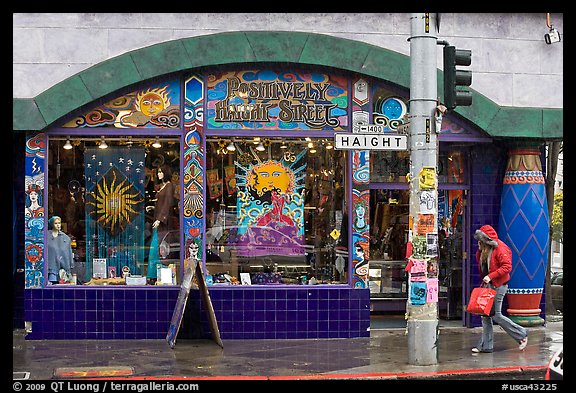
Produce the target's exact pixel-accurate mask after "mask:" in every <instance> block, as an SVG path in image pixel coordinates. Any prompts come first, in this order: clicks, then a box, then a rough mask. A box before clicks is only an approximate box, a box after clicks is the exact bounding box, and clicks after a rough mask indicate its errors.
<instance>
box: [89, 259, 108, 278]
mask: <svg viewBox="0 0 576 393" xmlns="http://www.w3.org/2000/svg"><path fill="white" fill-rule="evenodd" d="M92 277H94V278H106V258H93V259H92Z"/></svg>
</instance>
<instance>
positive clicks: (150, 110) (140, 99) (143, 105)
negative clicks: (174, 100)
mask: <svg viewBox="0 0 576 393" xmlns="http://www.w3.org/2000/svg"><path fill="white" fill-rule="evenodd" d="M169 106H170V97H168V94H167V93H166V86H165V87H163V88H155V89H148V90H146V91H145V92H144V91H142V92H140V93H138V95H137V96H136V110H137V111H140V112H142V113H143V114H144V115H146V116H148V117H152V116H154V115H156V114H158V113H160V112H162V111H163V110H164V109H166V108H168V107H169Z"/></svg>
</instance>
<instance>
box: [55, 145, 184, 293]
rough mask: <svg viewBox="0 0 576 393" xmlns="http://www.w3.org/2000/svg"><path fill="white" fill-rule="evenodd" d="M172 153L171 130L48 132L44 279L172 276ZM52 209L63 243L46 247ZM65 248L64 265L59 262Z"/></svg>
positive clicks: (168, 280)
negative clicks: (156, 133)
mask: <svg viewBox="0 0 576 393" xmlns="http://www.w3.org/2000/svg"><path fill="white" fill-rule="evenodd" d="M179 157H180V143H179V139H178V138H176V137H173V138H169V137H153V138H149V137H137V136H133V137H126V136H123V137H113V136H106V137H72V138H70V137H56V136H54V137H51V138H50V139H49V151H48V192H47V197H48V205H47V206H48V216H47V218H48V224H49V225H48V227H49V228H48V231H47V237H48V240H47V244H48V247H47V269H48V272H47V274H48V280H49V281H50V283H51V284H58V283H60V284H62V283H70V282H76V283H77V284H85V285H124V284H127V285H132V284H134V285H142V284H163V285H175V284H177V283H178V276H179V271H180V222H179V217H180V215H179V200H180V174H179V171H180V159H179ZM55 217H59V219H60V220H59V221H60V222H61V224H60V225H61V230H62V232H64V233H65V234H66V235H67V236H68V237H69V239H70V240H69V244H68V245H67V244H66V243H67V240H66V239H65V238H64V240H63V241H62V242H61V244H59V245H58V246H57V247H51V240H52V238H53V235H52V233H53V232H52V228H53V225H52V224H53V223H54V218H55ZM56 221H58V219H56ZM54 233H56V231H54ZM70 249H71V252H72V255H73V259H72V263H71V264H70V265H71V266H70V267H68V266H67V265H66V266H62V265H61V264H60V263H59V261H60V260H62V259H66V255H67V253H68V252H69V251H70Z"/></svg>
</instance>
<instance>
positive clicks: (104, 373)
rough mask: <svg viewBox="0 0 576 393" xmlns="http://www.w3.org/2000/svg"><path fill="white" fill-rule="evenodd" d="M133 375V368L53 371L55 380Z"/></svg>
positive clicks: (58, 369)
mask: <svg viewBox="0 0 576 393" xmlns="http://www.w3.org/2000/svg"><path fill="white" fill-rule="evenodd" d="M130 375H134V367H128V366H107V367H60V368H57V369H55V370H54V377H56V378H94V377H128V376H130Z"/></svg>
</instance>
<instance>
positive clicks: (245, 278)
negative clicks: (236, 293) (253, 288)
mask: <svg viewBox="0 0 576 393" xmlns="http://www.w3.org/2000/svg"><path fill="white" fill-rule="evenodd" d="M240 284H242V285H252V280H251V279H250V273H240Z"/></svg>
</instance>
